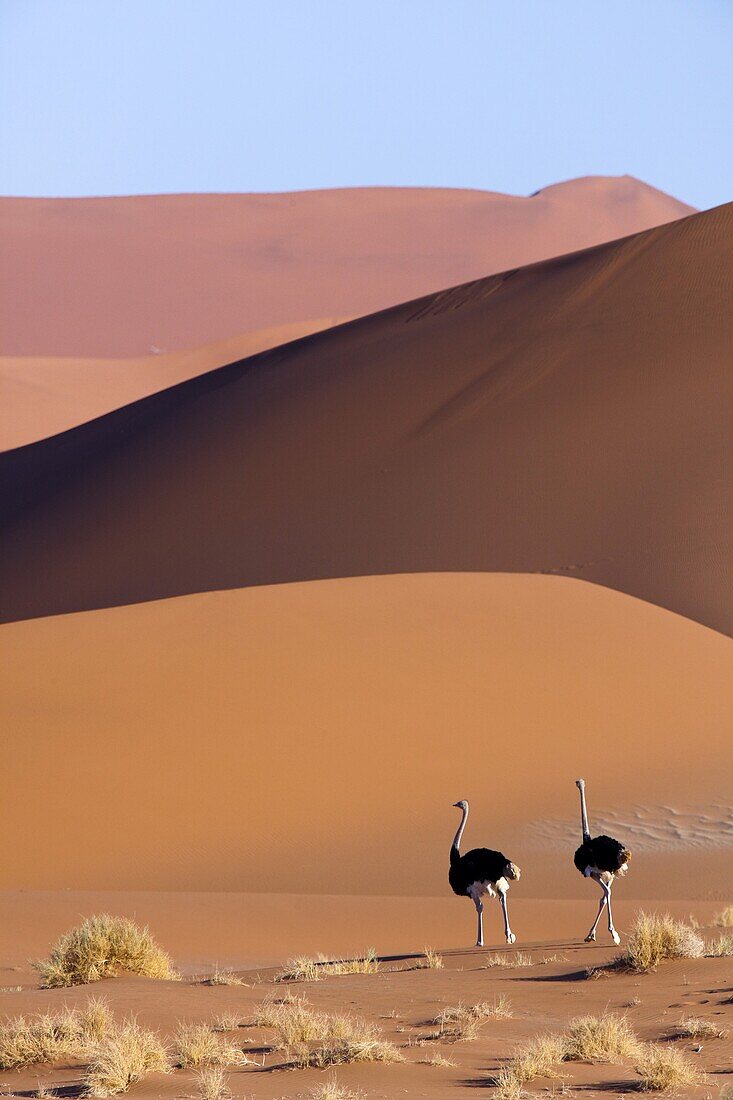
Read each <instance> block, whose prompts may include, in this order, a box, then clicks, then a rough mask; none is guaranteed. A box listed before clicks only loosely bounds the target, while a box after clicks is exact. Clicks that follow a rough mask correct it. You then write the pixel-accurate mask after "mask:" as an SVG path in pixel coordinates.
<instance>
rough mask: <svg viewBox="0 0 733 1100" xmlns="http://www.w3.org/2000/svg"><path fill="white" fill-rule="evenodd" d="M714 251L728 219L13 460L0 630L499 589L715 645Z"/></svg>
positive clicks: (233, 381) (726, 530)
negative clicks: (97, 611)
mask: <svg viewBox="0 0 733 1100" xmlns="http://www.w3.org/2000/svg"><path fill="white" fill-rule="evenodd" d="M732 238H733V207H731V206H725V207H720V208H717V209H715V210H712V211H709V212H706V213H703V214H696V215H692V216H691V217H689V218H685V219H682V220H679V221H676V222H673V223H671V224H669V225H666V226H663V227H661V228H658V229H652V230H649V231H647V232H645V233H641V234H638V235H636V236H633V237H629V238H626V239H624V240H621V241H617V242H612V243H609V244H605V245H601V246H598V247H597V248H594V249H590V250H587V251H583V252H579V253H574V254H572V255H570V256H565V257H560V258H557V259H554V260H550V261H547V262H545V263H542V264H537V265H530V266H529V267H525V268H521V269H519V270H517V271H514V272H508V273H505V274H503V275H499V276H494V277H491V278H488V279H483V280H479V281H478V282H475V283H469V284H466V285H464V286H461V287H457V288H454V289H451V290H447V291H444V292H441V293H440V294H438V295H434V296H430V297H428V298H425V299H421V300H419V301H416V302H412V303H406V304H404V305H401V306H398V307H395V308H393V309H391V310H387V311H385V312H382V313H379V314H376V315H374V316H371V317H368V318H365V319H362V320H358V321H354V322H351V323H349V324H347V325H343V326H340V327H339V328H336V329H331V330H328V331H326V332H323V333H317V334H315V335H313V336H310V337H306V338H305V339H304V340H300V341H298V342H296V343H295V344H292V345H288V346H285V347H282V348H279V349H278V348H276V349H274V350H271V351H269V352H265V353H263V354H262V355H259V356H255V357H252V358H250V359H247V360H243V361H241V362H238V363H234V364H232V365H230V366H228V367H224V368H222V369H220V370H218V371H217V370H214V371H210V372H209V373H207V374H205V375H203V376H201V377H199V378H194V379H192V380H191V381H189V382H186V383H182V384H181V385H179V386H176V387H173V388H171V389H169V390H166V391H164V392H163V393H161V394H157V395H153V396H152V397H150V398H147V399H145V400H143V401H141V402H137V403H136V404H134V405H131V406H127V407H126V408H125V409H121V410H118V411H116V412H114V413H111V414H109V415H108V416H106V417H102V418H100V419H98V420H95V421H92V422H91V423H89V424H85V425H82V426H80V427H78V428H76V429H74V430H72V431H69V432H66V433H63V434H61V435H60V436H56V437H54V438H52V439H50V440H45V441H42V442H39V443H36V444H34V445H31V446H28V447H24V448H19V449H17V450H15V451H10V452H6V453H5V454H4V455H3V456H1V457H0V476H2V483H3V497H4V500H5V502H6V503H5V514H4V533H3V537H2V614H3V618H4V619H6V620H8V619H20V618H26V617H30V616H44V615H50V614H58V613H61V612H70V611H77V610H88V609H93V608H99V607H105V606H110V605H115V604H126V603H137V602H140V601H143V600H152V599H158V598H162V597H168V596H174V595H182V594H185V593H192V592H196V591H204V590H212V589H224V588H238V587H241V586H250V585H261V584H273V583H279V582H283V581H300V580H311V579H319V578H325V577H334V576H350V575H353V576H358V575H370V574H377V573H410V572H421V571H456V570H458V571H490V572H509V571H511V572H523V573H537V572H540V573H551V574H560V575H567V576H572V577H576V578H580V579H584V580H590V581H594V582H596V583H601V584H604V585H607V586H609V587H612V588H615V589H618V590H620V591H623V592H626V593H629V594H631V595H634V596H638V597H640V598H642V599H644V600H647V601H650V602H652V603H655V604H658V605H660V606H663V607H665V608H668V609H670V610H673V611H676V612H678V613H680V614H682V615H685V616H687V617H689V618H693V619H696V620H697V621H699V622H701V623H704V624H706V625H708V626H712V627H714V628H715V629H717V630H719V631H722V632H724V633H728V634H729V633H730V632H731V629H733V605H731V597H730V593H731V589H730V586H729V585H727V584H726V578H727V576H728V573H729V568H730V547H731V534H730V516H731V510H730V508H729V507H728V504H729V501H730V468H731V464H730V461H729V459H728V458H726V456H727V455H728V454H729V446H730V431H729V425H730V421H731V384H730V380H731V373H730V369H729V354H730V352H729V349H730V341H731V337H732V336H733V333H732V332H731V326H732V324H733V318H732V315H731V311H730V308H729V305H730V280H729V275H728V272H729V270H730V262H729V261H730V254H731V241H732ZM49 547H53V554H52V555H49V553H48V548H49Z"/></svg>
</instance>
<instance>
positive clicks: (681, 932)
mask: <svg viewBox="0 0 733 1100" xmlns="http://www.w3.org/2000/svg"><path fill="white" fill-rule="evenodd" d="M704 952H705V944H704V942H703V940H702V937H701V936H699V935H698V934H697V932H695V931H694V929H692V928H690V927H689V925H687V924H684V923H683V922H682V921H678V920H674V919H673V918H672V917H671V916H670V915H669V914H668V913H665V914H664V915H663V916H660V915H659V914H658V913H639V916H638V917H637V919H636V924H635V925H634V927H633V928H632V930H631V935H630V936H629V940H628V944H627V946H626V950H625V951H624V952H623V953H622V954H620V955H619V956H618V958H617V964H618V965H620V966H624V967H627V968H628V969H630V970H637V971H639V972H640V973H643V972H645V971H648V970H654V969H655V968H656V967H657V966H658V965H659V963H660V962H663V961H664V960H665V959H698V958H700V956H701V955H703V954H704Z"/></svg>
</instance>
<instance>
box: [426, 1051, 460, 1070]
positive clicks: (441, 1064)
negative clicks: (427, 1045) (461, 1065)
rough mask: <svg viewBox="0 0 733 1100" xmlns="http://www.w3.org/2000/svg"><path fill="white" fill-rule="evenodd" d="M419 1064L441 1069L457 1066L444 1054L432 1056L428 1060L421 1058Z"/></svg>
mask: <svg viewBox="0 0 733 1100" xmlns="http://www.w3.org/2000/svg"><path fill="white" fill-rule="evenodd" d="M419 1063H420V1065H421V1066H435V1067H436V1068H440V1069H449V1068H451V1067H453V1066H455V1064H456V1063H455V1062H451V1060H450V1058H445V1057H444V1056H443V1055H442V1054H431V1055H430V1056H429V1057H428V1058H420V1060H419Z"/></svg>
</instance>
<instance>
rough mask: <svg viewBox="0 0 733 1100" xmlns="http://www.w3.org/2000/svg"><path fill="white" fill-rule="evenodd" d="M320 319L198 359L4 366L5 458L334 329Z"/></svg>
mask: <svg viewBox="0 0 733 1100" xmlns="http://www.w3.org/2000/svg"><path fill="white" fill-rule="evenodd" d="M341 320H345V318H336V317H330V318H318V319H316V320H312V321H302V322H296V323H294V324H290V325H280V326H279V327H277V328H272V329H263V330H262V331H258V332H247V333H245V334H244V335H242V336H232V337H231V338H230V339H228V340H221V341H219V342H218V343H215V344H207V345H206V346H205V347H202V348H192V349H191V350H190V351H179V352H175V353H168V354H160V355H141V356H138V357H136V358H135V357H132V358H127V359H82V358H76V359H73V358H63V357H57V358H54V357H50V358H46V359H38V358H35V359H28V358H22V357H15V358H13V357H8V356H6V357H5V358H0V451H3V450H9V449H11V448H13V447H20V446H23V445H24V444H26V443H33V442H34V441H35V440H37V439H44V438H45V437H46V436H49V435H56V434H57V433H58V432H63V431H66V430H67V429H68V428H73V427H75V426H76V425H77V424H83V423H84V422H85V421H86V420H92V419H94V417H97V416H102V415H104V413H107V412H110V411H111V410H112V409H117V408H120V407H121V406H122V405H129V404H130V403H131V402H133V401H138V400H139V399H140V398H141V397H146V396H147V395H148V394H151V393H156V392H157V391H158V390H164V389H167V388H168V387H169V386H174V385H176V383H178V382H182V381H184V379H186V378H193V377H195V376H196V375H197V374H203V373H204V372H205V371H208V370H212V369H213V368H215V367H221V366H222V365H223V364H224V363H231V362H232V361H233V360H234V359H243V358H245V357H246V356H249V355H255V354H256V353H257V352H260V351H265V350H266V349H267V348H273V347H276V346H277V345H278V344H286V343H289V342H290V341H292V340H297V339H299V338H300V337H302V336H307V335H309V334H310V333H312V332H318V331H319V330H321V329H324V328H329V327H331V325H335V324H338V323H339V321H341Z"/></svg>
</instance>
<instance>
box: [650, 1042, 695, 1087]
mask: <svg viewBox="0 0 733 1100" xmlns="http://www.w3.org/2000/svg"><path fill="white" fill-rule="evenodd" d="M636 1072H637V1073H638V1074H639V1076H640V1077H641V1088H642V1089H643V1090H644V1091H645V1092H673V1091H675V1090H676V1089H681V1088H687V1087H689V1088H692V1087H693V1086H695V1085H699V1084H701V1083H702V1075H701V1074H700V1073H699V1072H698V1070H697V1069H696V1068H695V1066H693V1065H692V1063H691V1062H690V1061H688V1059H687V1058H686V1057H685V1055H684V1054H683V1053H682V1051H681V1050H677V1049H676V1048H675V1047H670V1046H666V1047H660V1046H657V1045H656V1044H655V1043H647V1044H645V1045H644V1046H643V1047H642V1048H641V1056H640V1058H639V1059H638V1061H637V1065H636Z"/></svg>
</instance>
